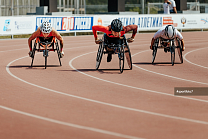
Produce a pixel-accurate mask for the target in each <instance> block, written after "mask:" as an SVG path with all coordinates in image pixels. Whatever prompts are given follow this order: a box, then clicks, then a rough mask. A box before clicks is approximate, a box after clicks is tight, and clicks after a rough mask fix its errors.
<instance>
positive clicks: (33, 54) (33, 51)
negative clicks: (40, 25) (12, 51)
mask: <svg viewBox="0 0 208 139" xmlns="http://www.w3.org/2000/svg"><path fill="white" fill-rule="evenodd" d="M36 45H37V43H35V44H34V48H33V50H32V56H31V58H32V62H31V67H32V66H33V61H34V57H35V50H36Z"/></svg>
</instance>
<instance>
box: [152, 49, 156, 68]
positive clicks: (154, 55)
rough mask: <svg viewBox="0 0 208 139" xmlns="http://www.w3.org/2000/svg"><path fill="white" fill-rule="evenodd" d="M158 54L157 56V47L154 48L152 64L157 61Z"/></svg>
mask: <svg viewBox="0 0 208 139" xmlns="http://www.w3.org/2000/svg"><path fill="white" fill-rule="evenodd" d="M156 54H157V46H153V51H152V64H153V63H154V61H155V57H156Z"/></svg>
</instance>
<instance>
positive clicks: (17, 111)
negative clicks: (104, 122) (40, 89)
mask: <svg viewBox="0 0 208 139" xmlns="http://www.w3.org/2000/svg"><path fill="white" fill-rule="evenodd" d="M0 108H2V109H5V110H8V111H12V112H15V113H18V114H22V115H25V116H29V117H33V118H36V119H40V120H44V121H47V122H51V123H55V124H60V125H64V126H69V127H73V128H78V129H83V130H88V131H93V132H98V133H101V134H107V135H111V136H116V137H121V138H128V139H142V138H138V137H134V136H129V135H124V134H120V133H116V132H111V131H107V130H102V129H98V128H93V127H87V126H81V125H77V124H72V123H67V122H62V121H58V120H54V119H50V118H46V117H42V116H38V115H34V114H30V113H26V112H22V111H19V110H15V109H11V108H8V107H5V106H1V105H0Z"/></svg>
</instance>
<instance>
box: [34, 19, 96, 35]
mask: <svg viewBox="0 0 208 139" xmlns="http://www.w3.org/2000/svg"><path fill="white" fill-rule="evenodd" d="M43 21H48V22H50V23H51V24H52V27H54V28H55V29H56V30H57V31H61V32H66V31H86V30H88V31H89V30H92V26H93V17H37V18H36V30H37V28H38V27H39V26H40V25H41V24H42V22H43Z"/></svg>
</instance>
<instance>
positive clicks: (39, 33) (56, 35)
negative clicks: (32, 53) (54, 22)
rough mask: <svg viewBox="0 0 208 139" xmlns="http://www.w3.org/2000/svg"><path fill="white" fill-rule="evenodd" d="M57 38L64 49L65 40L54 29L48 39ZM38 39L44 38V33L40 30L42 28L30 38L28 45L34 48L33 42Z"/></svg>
mask: <svg viewBox="0 0 208 139" xmlns="http://www.w3.org/2000/svg"><path fill="white" fill-rule="evenodd" d="M51 36H53V37H56V38H57V39H58V40H59V41H60V44H61V46H62V47H63V44H64V43H63V38H62V37H61V35H60V34H59V33H58V32H57V31H56V30H55V29H54V28H52V31H51V32H50V34H49V35H48V36H47V38H49V37H51ZM37 37H43V33H42V32H41V30H40V27H39V28H38V29H37V30H36V31H35V32H34V33H33V34H32V35H31V36H30V37H29V39H28V45H29V47H30V48H31V47H32V40H33V39H35V38H37Z"/></svg>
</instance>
